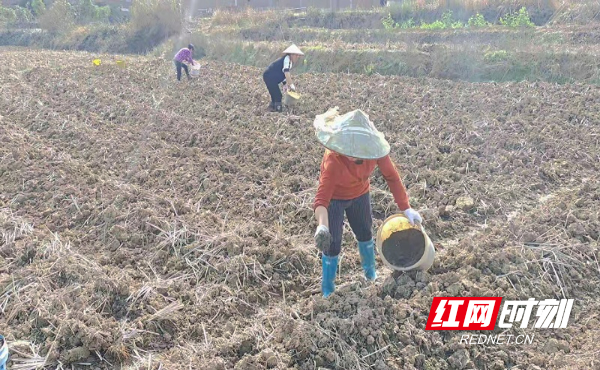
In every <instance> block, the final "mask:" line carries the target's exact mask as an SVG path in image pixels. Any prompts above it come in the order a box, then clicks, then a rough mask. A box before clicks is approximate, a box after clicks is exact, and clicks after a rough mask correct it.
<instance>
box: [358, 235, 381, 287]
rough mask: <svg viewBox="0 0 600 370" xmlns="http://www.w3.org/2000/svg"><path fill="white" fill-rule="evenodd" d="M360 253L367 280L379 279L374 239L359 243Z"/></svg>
mask: <svg viewBox="0 0 600 370" xmlns="http://www.w3.org/2000/svg"><path fill="white" fill-rule="evenodd" d="M358 252H359V253H360V261H361V265H362V268H363V270H364V271H365V277H366V278H367V280H371V281H373V280H375V279H377V268H376V267H375V243H373V239H371V240H369V241H367V242H358Z"/></svg>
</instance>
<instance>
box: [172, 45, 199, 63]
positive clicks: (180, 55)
mask: <svg viewBox="0 0 600 370" xmlns="http://www.w3.org/2000/svg"><path fill="white" fill-rule="evenodd" d="M173 60H175V61H177V62H189V63H191V64H192V65H194V60H193V59H192V52H191V51H190V49H188V48H183V49H181V50H179V51H178V52H177V54H175V58H173Z"/></svg>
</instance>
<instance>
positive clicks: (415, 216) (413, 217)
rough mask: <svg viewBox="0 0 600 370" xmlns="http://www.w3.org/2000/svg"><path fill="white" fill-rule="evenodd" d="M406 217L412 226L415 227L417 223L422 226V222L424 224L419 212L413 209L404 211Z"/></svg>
mask: <svg viewBox="0 0 600 370" xmlns="http://www.w3.org/2000/svg"><path fill="white" fill-rule="evenodd" d="M404 216H406V218H408V222H410V224H411V225H414V224H415V223H418V224H420V223H421V222H423V219H422V218H421V215H420V214H419V212H417V211H415V210H414V209H412V208H409V209H406V210H404Z"/></svg>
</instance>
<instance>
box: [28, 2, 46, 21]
mask: <svg viewBox="0 0 600 370" xmlns="http://www.w3.org/2000/svg"><path fill="white" fill-rule="evenodd" d="M30 7H31V12H32V13H33V15H34V16H35V17H36V18H39V17H41V16H42V14H44V12H46V4H44V1H43V0H32V2H31V5H30Z"/></svg>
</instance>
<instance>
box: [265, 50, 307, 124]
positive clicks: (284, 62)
mask: <svg viewBox="0 0 600 370" xmlns="http://www.w3.org/2000/svg"><path fill="white" fill-rule="evenodd" d="M303 55H304V53H303V52H302V51H301V50H300V49H299V48H298V47H297V46H296V45H292V46H290V47H289V48H287V49H285V51H284V52H283V56H282V57H281V58H279V59H277V60H276V61H274V62H273V63H271V65H270V66H269V67H268V68H267V69H266V70H265V72H264V73H263V80H264V81H265V84H266V85H267V90H269V94H270V95H271V104H269V110H270V111H271V112H281V100H282V97H283V95H282V94H281V89H280V88H279V84H281V83H283V85H284V86H286V85H287V86H289V88H290V90H292V91H296V87H295V86H294V82H293V81H292V75H291V72H290V71H291V70H292V67H293V66H294V64H296V63H297V62H298V60H299V59H300V57H302V56H303Z"/></svg>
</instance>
